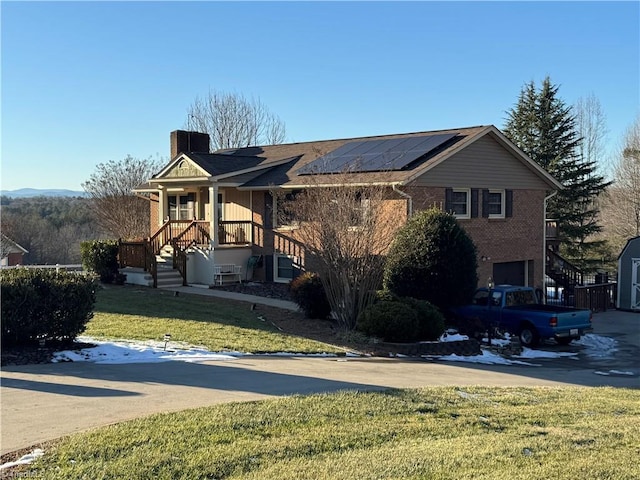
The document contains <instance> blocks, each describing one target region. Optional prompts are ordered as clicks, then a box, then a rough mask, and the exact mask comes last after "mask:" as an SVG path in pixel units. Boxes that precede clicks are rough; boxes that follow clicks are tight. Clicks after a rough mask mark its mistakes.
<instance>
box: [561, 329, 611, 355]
mask: <svg viewBox="0 0 640 480" xmlns="http://www.w3.org/2000/svg"><path fill="white" fill-rule="evenodd" d="M572 344H573V345H580V346H582V347H584V353H585V355H587V356H589V357H592V358H613V354H614V353H615V352H617V351H618V347H617V346H618V342H617V341H616V340H615V339H613V338H611V337H603V336H601V335H594V334H593V333H587V334H586V335H583V336H582V337H581V338H580V340H574V341H573V342H572Z"/></svg>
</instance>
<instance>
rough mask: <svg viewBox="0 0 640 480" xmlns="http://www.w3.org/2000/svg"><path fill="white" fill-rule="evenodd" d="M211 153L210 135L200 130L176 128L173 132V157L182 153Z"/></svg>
mask: <svg viewBox="0 0 640 480" xmlns="http://www.w3.org/2000/svg"><path fill="white" fill-rule="evenodd" d="M189 152H194V153H210V152H209V135H208V134H206V133H200V132H187V131H185V130H174V131H173V132H171V158H172V159H173V158H175V157H176V156H178V155H179V154H180V153H189Z"/></svg>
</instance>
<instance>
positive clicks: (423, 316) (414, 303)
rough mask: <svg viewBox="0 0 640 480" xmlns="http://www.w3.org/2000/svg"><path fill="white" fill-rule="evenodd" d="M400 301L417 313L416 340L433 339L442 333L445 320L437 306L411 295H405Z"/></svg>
mask: <svg viewBox="0 0 640 480" xmlns="http://www.w3.org/2000/svg"><path fill="white" fill-rule="evenodd" d="M402 301H403V302H404V303H406V304H407V305H409V306H410V307H412V308H413V309H414V310H415V311H416V314H417V315H418V332H417V339H418V340H427V341H433V340H437V339H438V338H440V336H441V335H442V334H443V333H444V329H445V326H444V324H445V321H444V316H443V315H442V313H440V310H438V307H436V306H435V305H433V304H431V303H429V302H427V301H426V300H418V299H416V298H411V297H405V298H403V299H402Z"/></svg>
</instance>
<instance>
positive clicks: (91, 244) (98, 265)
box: [80, 240, 120, 283]
mask: <svg viewBox="0 0 640 480" xmlns="http://www.w3.org/2000/svg"><path fill="white" fill-rule="evenodd" d="M80 255H81V257H82V266H83V267H84V269H85V270H87V271H89V272H93V273H95V274H97V275H98V276H99V277H100V281H101V282H103V283H113V282H114V281H118V280H119V273H118V242H117V240H91V241H88V242H82V243H80ZM118 283H120V282H118Z"/></svg>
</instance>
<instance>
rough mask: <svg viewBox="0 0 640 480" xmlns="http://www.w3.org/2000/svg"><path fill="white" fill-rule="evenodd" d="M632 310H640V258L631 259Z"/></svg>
mask: <svg viewBox="0 0 640 480" xmlns="http://www.w3.org/2000/svg"><path fill="white" fill-rule="evenodd" d="M631 310H640V258H632V259H631Z"/></svg>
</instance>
